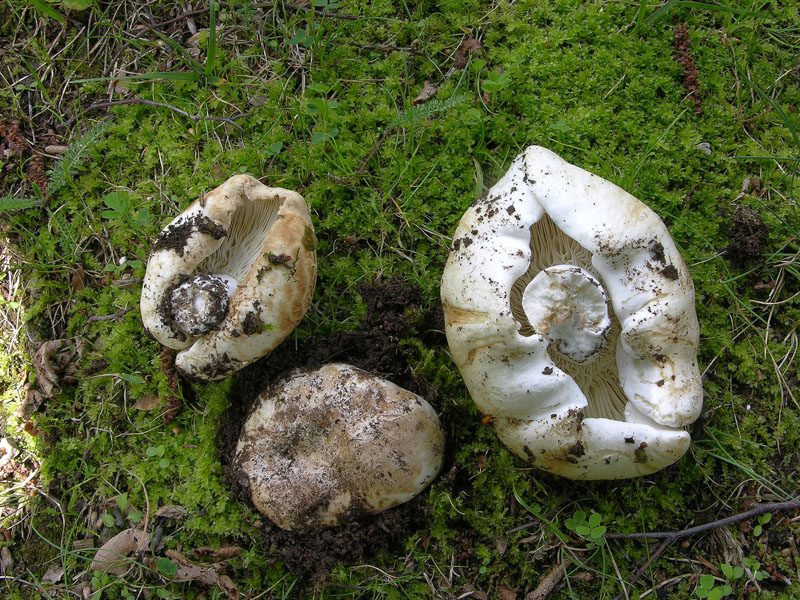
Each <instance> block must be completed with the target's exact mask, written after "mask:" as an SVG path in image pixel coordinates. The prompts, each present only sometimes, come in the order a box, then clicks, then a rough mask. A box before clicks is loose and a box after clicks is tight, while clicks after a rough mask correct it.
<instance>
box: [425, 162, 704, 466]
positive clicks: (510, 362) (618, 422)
mask: <svg viewBox="0 0 800 600" xmlns="http://www.w3.org/2000/svg"><path fill="white" fill-rule="evenodd" d="M441 297H442V303H443V305H444V315H445V326H446V333H447V340H448V344H449V347H450V351H451V353H452V356H453V360H454V361H455V363H456V365H457V366H458V368H459V370H460V371H461V375H462V377H463V378H464V381H465V383H466V385H467V388H468V389H469V392H470V395H471V396H472V398H473V400H474V401H475V403H476V404H477V406H478V408H479V409H480V410H481V411H482V412H484V413H485V414H488V415H491V416H492V417H493V420H492V423H493V426H494V428H495V431H496V433H497V435H498V437H499V438H500V439H501V440H502V441H503V443H505V444H506V445H507V446H508V447H509V448H510V449H511V450H512V451H513V452H514V453H515V454H516V455H518V456H520V457H522V458H524V459H527V460H530V461H531V462H532V463H533V464H534V465H536V466H537V467H540V468H542V469H545V470H547V471H550V472H552V473H556V474H558V475H563V476H565V477H569V478H572V479H618V478H625V477H635V476H639V475H644V474H648V473H652V472H655V471H657V470H659V469H662V468H664V467H666V466H667V465H670V464H672V463H673V462H675V461H677V460H678V459H679V458H680V457H681V456H682V455H683V454H684V453H685V452H686V450H687V449H688V447H689V443H690V436H689V434H688V433H687V432H686V431H685V430H684V429H682V428H683V427H685V426H687V425H689V424H690V423H692V422H693V421H694V420H695V419H696V418H697V416H698V415H699V413H700V410H701V407H702V397H703V392H702V387H701V382H700V373H699V369H698V366H697V358H696V356H697V346H698V338H699V327H698V323H697V317H696V314H695V309H694V288H693V286H692V281H691V278H690V276H689V272H688V270H687V268H686V265H685V263H684V262H683V259H682V258H681V256H680V253H679V252H678V250H677V248H676V246H675V244H674V242H673V241H672V238H671V237H670V235H669V232H668V231H667V229H666V226H665V225H664V224H663V223H662V221H661V220H660V219H659V218H658V216H657V215H656V214H655V213H654V212H653V211H652V210H650V209H649V208H648V207H647V206H645V205H644V204H643V203H642V202H640V201H639V200H637V199H636V198H634V197H633V196H632V195H630V194H628V193H627V192H625V191H624V190H622V189H621V188H619V187H617V186H616V185H614V184H613V183H611V182H609V181H606V180H604V179H601V178H600V177H597V176H596V175H593V174H591V173H588V172H587V171H584V170H583V169H580V168H578V167H576V166H574V165H571V164H569V163H567V162H566V161H564V160H563V159H562V158H560V157H559V156H557V155H556V154H554V153H553V152H551V151H549V150H547V149H545V148H541V147H538V146H531V147H529V148H528V149H527V150H526V151H525V152H524V153H523V154H522V155H520V156H518V157H517V158H516V159H515V160H514V162H513V163H512V165H511V168H510V169H509V171H508V172H507V173H506V174H505V175H504V176H503V177H502V178H501V180H500V181H499V182H498V183H497V184H496V185H495V186H494V187H493V188H492V189H491V190H489V192H488V194H486V195H485V196H484V197H483V198H481V199H480V200H478V201H477V202H476V203H475V204H474V205H473V206H472V207H471V208H469V209H468V210H467V212H466V213H465V214H464V216H463V217H462V219H461V222H460V223H459V225H458V228H457V230H456V233H455V235H454V238H453V248H452V251H451V253H450V256H449V257H448V260H447V264H446V266H445V270H444V275H443V278H442V287H441Z"/></svg>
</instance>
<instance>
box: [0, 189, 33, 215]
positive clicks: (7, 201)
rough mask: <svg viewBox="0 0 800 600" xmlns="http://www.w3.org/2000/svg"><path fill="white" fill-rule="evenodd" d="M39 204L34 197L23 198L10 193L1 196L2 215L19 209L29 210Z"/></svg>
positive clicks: (0, 213)
mask: <svg viewBox="0 0 800 600" xmlns="http://www.w3.org/2000/svg"><path fill="white" fill-rule="evenodd" d="M37 204H39V202H38V201H37V200H34V199H33V198H21V197H18V196H12V195H11V194H9V195H7V196H3V197H0V215H2V214H5V213H9V212H12V211H17V210H27V209H29V208H32V207H34V206H36V205H37Z"/></svg>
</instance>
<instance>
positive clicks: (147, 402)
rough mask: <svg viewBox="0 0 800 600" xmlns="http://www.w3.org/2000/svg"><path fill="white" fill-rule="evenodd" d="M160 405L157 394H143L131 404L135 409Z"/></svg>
mask: <svg viewBox="0 0 800 600" xmlns="http://www.w3.org/2000/svg"><path fill="white" fill-rule="evenodd" d="M159 406H161V400H160V399H159V397H158V394H145V395H144V396H142V397H141V398H139V399H138V400H137V401H136V402H135V403H134V405H133V408H135V409H136V410H153V409H156V408H158V407H159Z"/></svg>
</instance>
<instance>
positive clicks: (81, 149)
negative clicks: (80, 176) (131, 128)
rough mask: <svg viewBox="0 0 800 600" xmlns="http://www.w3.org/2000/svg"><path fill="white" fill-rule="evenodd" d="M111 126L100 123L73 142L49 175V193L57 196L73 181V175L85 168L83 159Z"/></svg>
mask: <svg viewBox="0 0 800 600" xmlns="http://www.w3.org/2000/svg"><path fill="white" fill-rule="evenodd" d="M109 125H110V122H109V121H100V122H99V123H97V124H96V125H95V126H94V127H92V128H91V129H89V130H88V131H86V132H84V133H83V134H82V135H80V136H79V137H78V138H77V139H76V140H73V142H72V143H71V144H70V145H69V149H68V150H67V151H66V152H65V153H64V155H63V156H62V157H61V159H60V160H59V161H58V162H56V163H55V164H54V165H53V168H52V169H50V171H49V172H48V174H47V191H48V193H50V194H55V193H56V192H57V191H58V190H60V189H61V188H63V187H64V186H65V185H67V183H69V182H70V181H72V177H73V175H75V173H77V172H78V171H80V170H81V168H82V167H83V159H84V158H86V155H87V154H88V153H89V150H90V149H91V147H92V146H93V145H94V144H96V143H97V142H98V140H100V138H102V137H103V134H104V133H105V132H106V130H107V129H108V126H109Z"/></svg>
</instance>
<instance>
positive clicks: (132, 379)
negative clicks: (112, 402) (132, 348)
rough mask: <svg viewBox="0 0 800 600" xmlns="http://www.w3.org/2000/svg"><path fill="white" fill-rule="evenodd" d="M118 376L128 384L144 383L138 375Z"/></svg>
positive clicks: (123, 374) (122, 374) (126, 374)
mask: <svg viewBox="0 0 800 600" xmlns="http://www.w3.org/2000/svg"><path fill="white" fill-rule="evenodd" d="M119 376H120V377H121V378H122V379H123V380H125V381H127V382H129V383H144V379H143V378H142V377H140V376H139V375H132V374H130V373H120V374H119Z"/></svg>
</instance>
